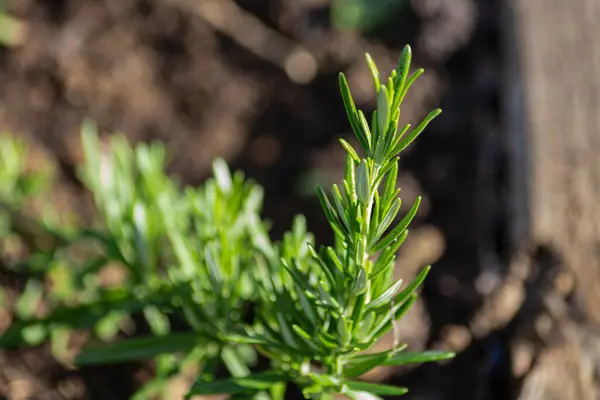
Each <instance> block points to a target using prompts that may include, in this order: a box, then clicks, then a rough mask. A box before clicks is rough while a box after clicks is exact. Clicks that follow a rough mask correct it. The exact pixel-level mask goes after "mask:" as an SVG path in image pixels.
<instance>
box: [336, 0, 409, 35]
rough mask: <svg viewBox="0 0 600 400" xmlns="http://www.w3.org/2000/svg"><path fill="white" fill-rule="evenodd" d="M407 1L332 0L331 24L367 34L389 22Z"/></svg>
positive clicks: (406, 4) (405, 5)
mask: <svg viewBox="0 0 600 400" xmlns="http://www.w3.org/2000/svg"><path fill="white" fill-rule="evenodd" d="M408 5H409V2H408V0H333V1H332V4H331V22H332V24H333V25H334V26H335V27H337V28H339V29H349V30H353V31H358V32H367V31H370V30H371V29H374V28H377V27H379V26H380V25H383V24H385V23H386V22H388V21H390V19H391V18H393V17H394V16H395V15H397V12H398V11H399V10H402V9H403V8H404V7H407V6H408Z"/></svg>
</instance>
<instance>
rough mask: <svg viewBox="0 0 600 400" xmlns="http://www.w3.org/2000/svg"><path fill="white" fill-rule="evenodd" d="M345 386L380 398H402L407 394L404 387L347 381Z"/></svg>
mask: <svg viewBox="0 0 600 400" xmlns="http://www.w3.org/2000/svg"><path fill="white" fill-rule="evenodd" d="M345 384H346V385H347V386H348V388H350V389H351V390H357V391H361V392H369V393H374V394H377V395H382V396H402V395H404V394H406V393H408V389H407V388H405V387H399V386H390V385H382V384H380V383H370V382H361V381H349V382H345Z"/></svg>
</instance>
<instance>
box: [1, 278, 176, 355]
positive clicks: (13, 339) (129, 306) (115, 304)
mask: <svg viewBox="0 0 600 400" xmlns="http://www.w3.org/2000/svg"><path fill="white" fill-rule="evenodd" d="M170 293H172V292H166V293H161V292H157V293H153V294H152V295H151V296H147V297H145V298H137V297H135V295H134V294H132V293H130V292H129V291H127V290H125V289H114V290H109V291H106V292H105V293H103V296H102V298H101V300H99V301H98V302H96V303H92V304H85V305H81V306H77V307H61V308H58V309H56V310H55V311H53V312H52V313H50V315H48V316H47V317H46V318H43V319H40V320H25V321H16V322H14V323H13V324H12V325H11V326H10V327H9V328H8V329H7V330H6V331H5V332H4V333H3V334H2V335H1V336H0V347H5V348H6V347H17V346H20V345H21V344H22V342H23V340H24V336H23V335H24V331H25V330H26V329H27V328H29V327H32V326H36V327H39V326H42V327H46V328H45V329H46V330H47V329H48V328H50V327H52V326H55V325H59V326H63V327H65V328H72V329H83V328H89V327H91V326H92V325H94V324H95V323H96V322H98V321H99V320H100V319H101V318H102V317H104V316H106V315H108V314H109V313H110V312H111V311H114V310H120V311H122V312H124V313H127V314H131V313H134V312H136V311H141V310H142V309H143V308H145V307H146V306H147V305H148V304H155V305H160V304H163V303H168V302H169V301H170V300H169V299H170V298H171V296H172V294H170Z"/></svg>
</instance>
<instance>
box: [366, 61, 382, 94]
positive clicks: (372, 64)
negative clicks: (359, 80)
mask: <svg viewBox="0 0 600 400" xmlns="http://www.w3.org/2000/svg"><path fill="white" fill-rule="evenodd" d="M365 58H366V59H367V65H368V66H369V71H371V76H372V77H373V84H374V85H375V93H379V87H380V86H381V80H380V78H379V70H378V69H377V65H375V61H373V57H371V55H370V54H369V53H366V54H365Z"/></svg>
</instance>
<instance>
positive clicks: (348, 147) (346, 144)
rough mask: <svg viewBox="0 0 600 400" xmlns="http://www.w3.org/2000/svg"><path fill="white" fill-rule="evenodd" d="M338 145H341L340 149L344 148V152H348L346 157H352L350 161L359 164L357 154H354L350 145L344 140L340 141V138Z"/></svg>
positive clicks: (354, 151)
mask: <svg viewBox="0 0 600 400" xmlns="http://www.w3.org/2000/svg"><path fill="white" fill-rule="evenodd" d="M340 143H341V145H342V147H344V149H346V151H347V152H348V155H350V157H352V159H353V160H354V161H356V162H357V163H359V162H360V157H359V156H358V154H356V150H354V148H353V147H352V146H350V143H348V142H346V141H345V140H344V139H341V138H340Z"/></svg>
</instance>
